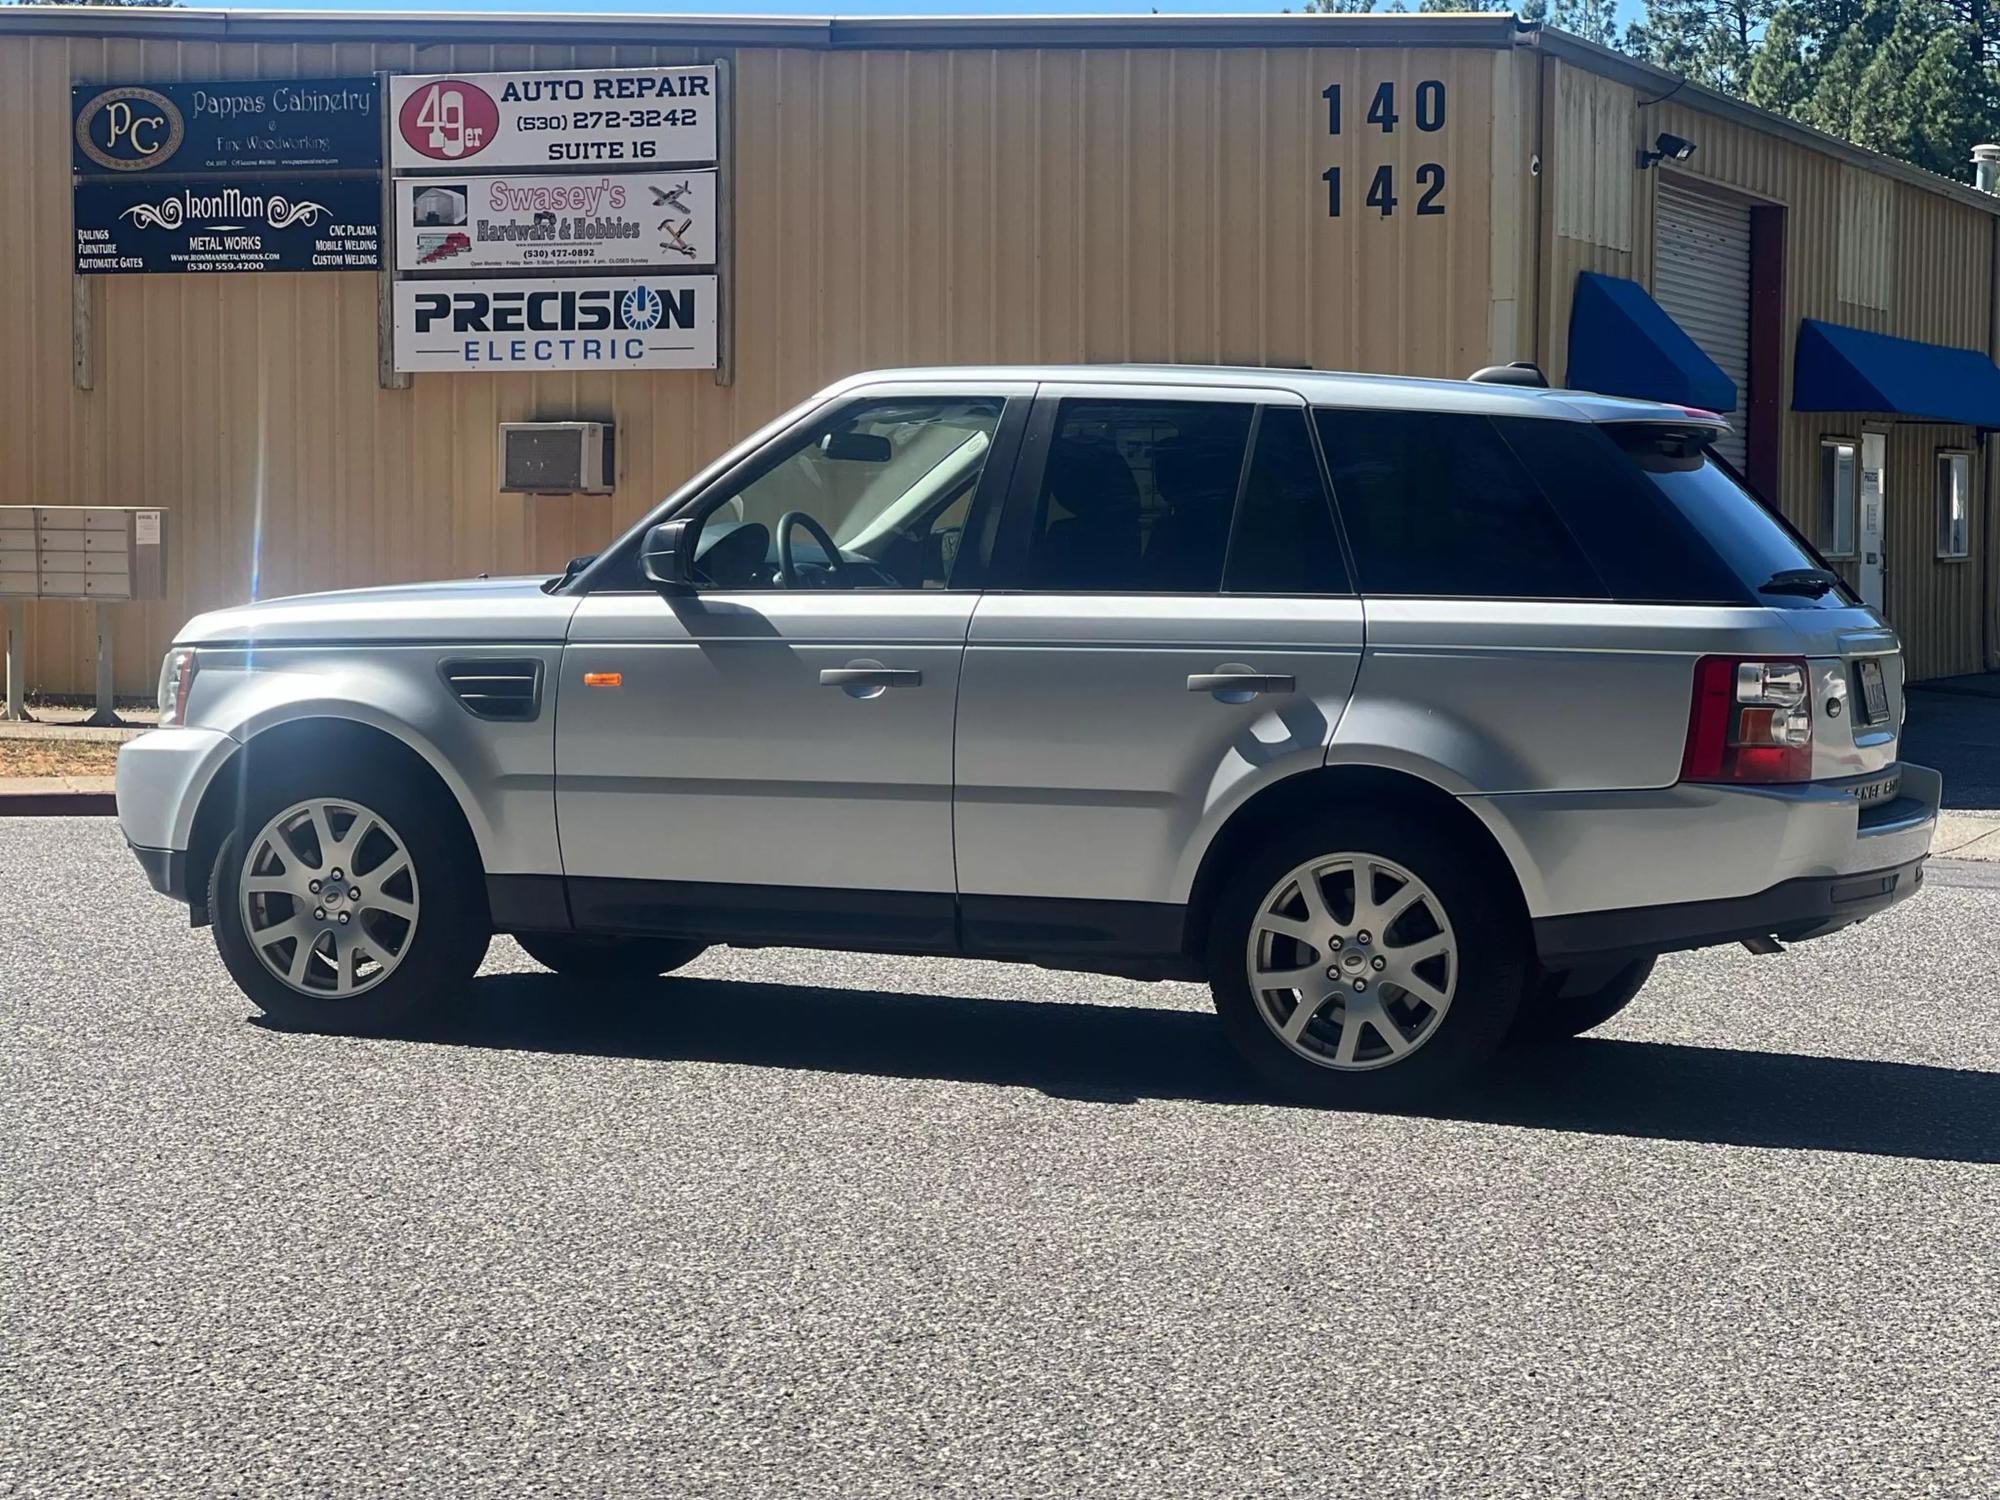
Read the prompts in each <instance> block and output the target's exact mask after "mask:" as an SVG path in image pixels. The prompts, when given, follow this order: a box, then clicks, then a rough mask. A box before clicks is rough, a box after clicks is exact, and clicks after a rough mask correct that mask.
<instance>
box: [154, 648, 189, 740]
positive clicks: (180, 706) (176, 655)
mask: <svg viewBox="0 0 2000 1500" xmlns="http://www.w3.org/2000/svg"><path fill="white" fill-rule="evenodd" d="M197 664H198V658H197V656H196V653H195V649H194V647H192V646H176V647H174V649H173V650H171V651H169V652H168V653H167V659H166V660H165V661H163V662H161V663H160V728H162V729H172V728H173V727H174V726H175V725H178V724H185V723H186V722H187V701H188V689H190V688H192V687H193V686H194V674H195V668H196V666H197Z"/></svg>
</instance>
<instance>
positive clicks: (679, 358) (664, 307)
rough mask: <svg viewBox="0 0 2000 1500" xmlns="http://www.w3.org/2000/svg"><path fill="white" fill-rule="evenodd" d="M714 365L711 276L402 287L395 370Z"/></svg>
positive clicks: (398, 286)
mask: <svg viewBox="0 0 2000 1500" xmlns="http://www.w3.org/2000/svg"><path fill="white" fill-rule="evenodd" d="M714 365H715V278H714V277H713V276H653V277H643V278H641V277H604V276H591V277H562V278H552V279H546V280H544V279H521V280H513V281H399V282H397V283H396V368H397V369H399V370H461V371H463V370H690V369H701V370H705V369H712V368H713V367H714Z"/></svg>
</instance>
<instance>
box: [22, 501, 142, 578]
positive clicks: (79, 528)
mask: <svg viewBox="0 0 2000 1500" xmlns="http://www.w3.org/2000/svg"><path fill="white" fill-rule="evenodd" d="M162 517H163V513H162V512H160V511H158V510H150V509H149V510H137V509H127V508H120V507H114V506H108V505H93V506H81V505H0V596H7V597H18V598H28V599H163V598H165V597H166V588H167V554H166V541H165V528H164V526H163V524H162Z"/></svg>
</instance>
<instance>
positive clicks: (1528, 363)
mask: <svg viewBox="0 0 2000 1500" xmlns="http://www.w3.org/2000/svg"><path fill="white" fill-rule="evenodd" d="M1465 378H1466V379H1467V380H1470V381H1474V382H1476V383H1477V384H1479V385H1527V386H1533V387H1534V388H1535V389H1537V390H1543V391H1545V390H1547V389H1548V388H1549V377H1548V376H1546V375H1544V374H1543V373H1542V367H1541V366H1540V365H1538V364H1536V363H1535V362H1534V361H1533V360H1528V359H1517V360H1515V361H1514V362H1513V363H1512V364H1510V365H1488V366H1487V367H1486V368H1485V369H1483V370H1474V371H1473V372H1472V373H1471V374H1470V375H1468V376H1466V377H1465Z"/></svg>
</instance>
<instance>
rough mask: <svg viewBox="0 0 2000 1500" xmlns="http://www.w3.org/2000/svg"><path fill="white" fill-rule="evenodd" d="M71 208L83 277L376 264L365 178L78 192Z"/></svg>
mask: <svg viewBox="0 0 2000 1500" xmlns="http://www.w3.org/2000/svg"><path fill="white" fill-rule="evenodd" d="M75 202H76V269H77V271H78V272H79V273H81V274H83V275H103V274H107V273H115V272H132V271H372V270H375V269H376V268H377V267H378V266H379V265H380V264H381V251H380V245H381V229H380V225H379V223H378V222H377V221H378V220H380V218H381V217H382V195H381V192H380V190H379V189H378V188H377V186H376V179H374V178H372V177H360V178H356V177H327V178H318V179H312V180H300V179H296V178H276V179H273V178H263V177H246V178H238V179H232V180H230V181H227V182H217V181H200V182H187V181H174V182H167V181H161V180H158V179H152V178H144V177H140V178H132V179H125V180H112V181H90V182H78V183H77V185H76V194H75Z"/></svg>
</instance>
